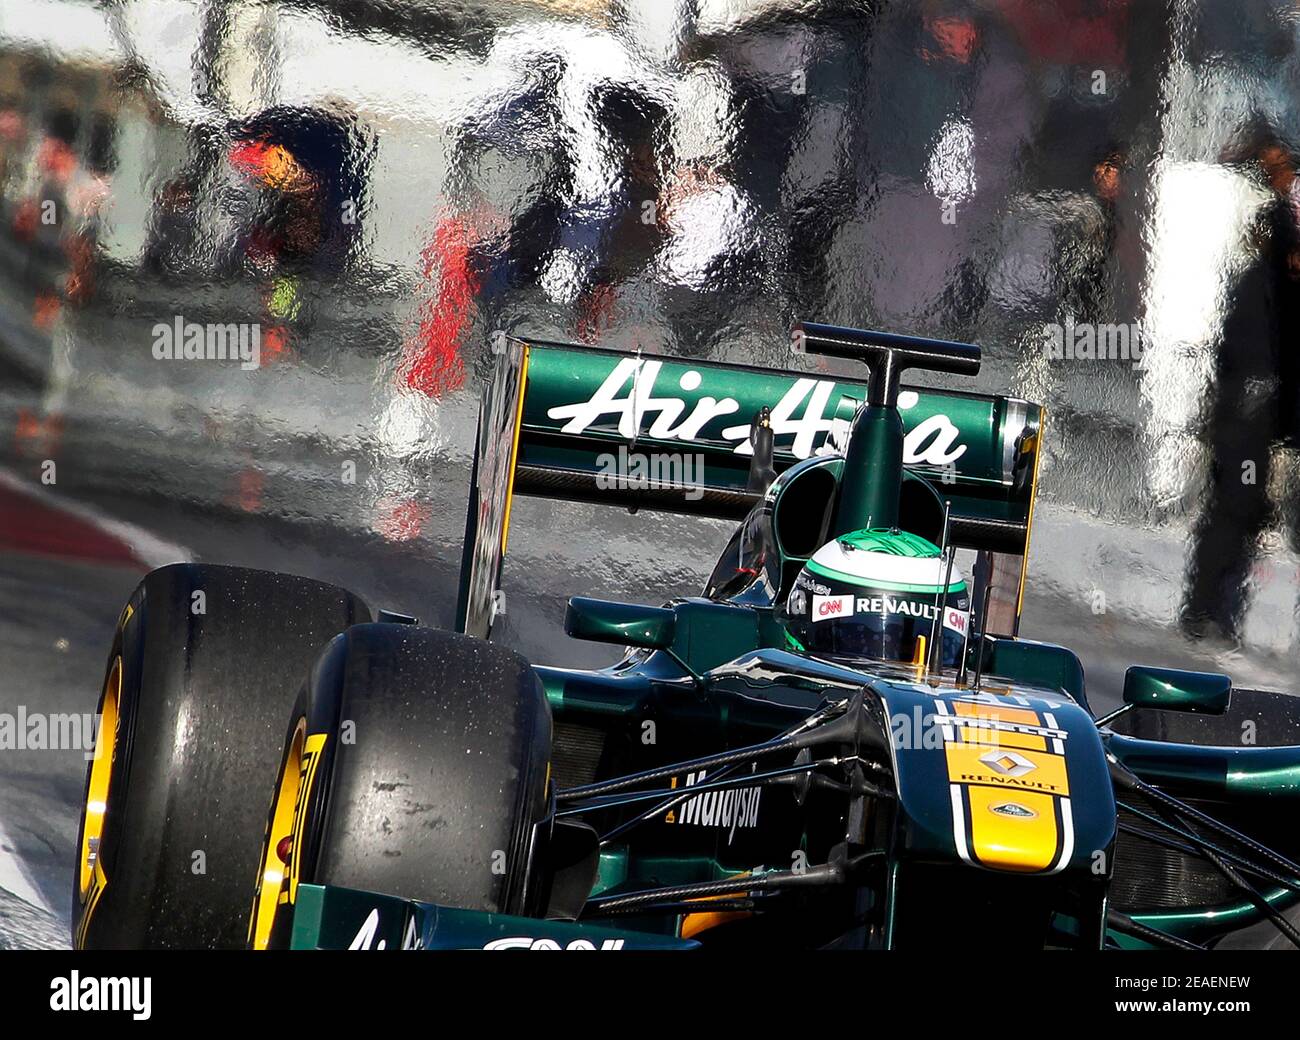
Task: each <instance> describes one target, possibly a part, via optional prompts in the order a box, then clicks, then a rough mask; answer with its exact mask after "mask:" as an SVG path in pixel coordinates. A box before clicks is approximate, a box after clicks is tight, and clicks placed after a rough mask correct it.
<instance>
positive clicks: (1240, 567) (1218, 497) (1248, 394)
mask: <svg viewBox="0 0 1300 1040" xmlns="http://www.w3.org/2000/svg"><path fill="white" fill-rule="evenodd" d="M1226 158H1227V160H1228V161H1230V162H1237V163H1241V164H1242V165H1243V166H1244V167H1245V169H1246V172H1247V173H1248V174H1249V175H1250V176H1251V177H1252V178H1253V179H1255V180H1256V181H1257V182H1258V183H1260V184H1261V185H1262V186H1264V187H1265V188H1266V189H1267V190H1268V193H1269V200H1268V202H1267V203H1266V205H1265V206H1264V207H1263V209H1262V210H1261V211H1260V213H1259V214H1258V215H1257V218H1256V221H1255V225H1254V228H1253V238H1254V257H1253V259H1252V261H1251V263H1250V264H1249V266H1248V267H1247V268H1246V269H1245V271H1244V272H1243V273H1242V274H1241V276H1240V277H1239V278H1238V280H1237V283H1236V286H1235V287H1234V289H1233V293H1232V298H1231V300H1230V301H1229V304H1228V309H1227V314H1226V318H1225V323H1224V329H1223V338H1222V342H1221V344H1220V347H1219V353H1218V362H1217V367H1216V380H1215V387H1214V390H1213V399H1212V401H1211V402H1210V404H1209V408H1208V417H1207V424H1208V430H1207V437H1208V439H1209V442H1210V444H1211V446H1212V449H1213V460H1212V463H1211V470H1210V476H1209V486H1208V489H1207V490H1208V493H1207V496H1206V499H1205V503H1204V506H1203V508H1202V511H1201V515H1200V517H1199V518H1198V520H1197V523H1196V525H1195V527H1194V530H1193V544H1192V551H1191V559H1190V562H1189V568H1188V586H1187V590H1186V595H1185V599H1184V603H1183V609H1182V615H1181V619H1180V620H1181V623H1182V626H1183V630H1184V631H1185V632H1187V633H1188V634H1190V635H1193V636H1196V637H1203V636H1213V637H1217V638H1219V639H1222V640H1225V641H1227V642H1229V643H1235V642H1236V641H1237V639H1238V637H1239V631H1238V629H1239V625H1240V622H1241V619H1242V616H1243V614H1244V613H1245V610H1246V607H1247V606H1248V601H1249V595H1250V589H1249V580H1250V575H1251V567H1252V564H1253V563H1254V562H1255V560H1256V559H1257V558H1258V556H1259V554H1260V551H1261V548H1262V547H1261V545H1260V538H1261V536H1262V535H1263V534H1264V532H1265V531H1266V529H1268V528H1269V527H1270V526H1271V525H1272V524H1274V523H1275V522H1276V521H1277V520H1278V519H1279V518H1280V517H1282V516H1285V514H1287V513H1289V514H1290V516H1289V517H1288V518H1287V519H1288V521H1289V523H1288V524H1287V526H1288V527H1289V536H1290V540H1291V545H1292V548H1293V549H1294V550H1295V551H1297V552H1300V510H1297V509H1296V508H1295V503H1277V506H1276V507H1275V506H1274V504H1273V503H1272V502H1271V500H1270V485H1271V484H1272V480H1271V477H1272V473H1273V467H1274V464H1275V462H1276V461H1277V460H1278V457H1279V450H1280V449H1282V448H1284V446H1289V447H1290V448H1291V449H1292V450H1294V449H1295V448H1296V447H1297V446H1298V434H1300V430H1298V426H1300V378H1298V376H1300V361H1298V358H1297V352H1298V351H1300V181H1297V177H1296V169H1297V156H1296V152H1295V150H1294V148H1293V147H1292V146H1291V145H1290V144H1289V143H1288V142H1286V141H1284V140H1282V139H1281V138H1280V137H1279V136H1278V135H1277V134H1276V133H1275V132H1274V131H1273V130H1272V129H1271V128H1269V127H1267V126H1266V125H1263V124H1261V123H1257V124H1256V125H1255V126H1253V127H1252V129H1251V130H1250V131H1249V133H1248V134H1247V135H1246V142H1245V144H1244V146H1243V148H1242V149H1241V150H1240V154H1235V155H1228V156H1226Z"/></svg>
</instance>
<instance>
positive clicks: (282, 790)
mask: <svg viewBox="0 0 1300 1040" xmlns="http://www.w3.org/2000/svg"><path fill="white" fill-rule="evenodd" d="M306 736H307V720H306V719H299V720H298V725H297V726H295V727H294V731H293V740H292V741H290V743H289V753H288V755H286V756H285V760H284V766H283V768H282V769H281V770H280V779H279V780H278V781H277V782H276V785H275V801H274V802H273V803H272V805H271V827H270V830H269V831H268V832H267V835H266V845H265V847H264V848H263V850H262V863H261V871H260V873H259V874H258V878H257V894H256V895H255V896H254V897H253V920H252V922H251V924H250V928H249V940H250V941H251V943H252V946H253V949H255V950H265V949H266V948H267V947H268V946H269V945H270V942H271V926H272V925H273V924H274V923H275V909H276V907H277V906H278V905H279V903H280V897H281V893H282V891H284V888H285V886H284V880H285V878H286V877H288V876H289V872H290V871H289V861H288V859H282V858H281V852H282V851H283V850H282V849H281V844H282V843H283V842H284V841H285V839H288V840H289V842H290V843H291V844H290V849H292V842H293V841H294V838H295V828H294V810H295V807H296V806H297V804H298V795H299V793H300V791H301V789H302V775H303V773H302V762H303V747H304V745H305V743H306ZM293 851H297V850H293ZM290 856H292V852H291V853H290ZM286 895H287V893H286Z"/></svg>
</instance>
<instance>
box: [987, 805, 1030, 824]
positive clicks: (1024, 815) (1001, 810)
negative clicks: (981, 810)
mask: <svg viewBox="0 0 1300 1040" xmlns="http://www.w3.org/2000/svg"><path fill="white" fill-rule="evenodd" d="M989 812H992V813H997V814H998V815H999V816H1012V817H1015V818H1016V819H1017V820H1032V819H1033V818H1034V817H1035V816H1037V815H1038V813H1036V812H1034V810H1033V809H1030V808H1027V807H1026V806H1023V805H1021V804H1020V803H1019V802H1003V803H1002V804H1001V805H990V806H989Z"/></svg>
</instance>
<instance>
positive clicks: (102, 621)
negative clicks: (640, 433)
mask: <svg viewBox="0 0 1300 1040" xmlns="http://www.w3.org/2000/svg"><path fill="white" fill-rule="evenodd" d="M75 450H76V449H75V448H74V449H73V451H74V454H75ZM82 450H83V451H90V450H91V449H89V448H83V449H82ZM87 461H90V460H87ZM94 468H95V467H94V466H93V465H85V466H80V467H78V466H76V465H66V464H64V466H63V471H64V472H67V473H70V474H75V473H78V472H80V473H83V474H90V473H93V472H94ZM580 522H585V521H580ZM636 522H641V521H638V520H637V518H632V519H629V518H627V517H626V514H619V516H618V518H617V522H616V523H615V525H614V526H613V527H612V528H610V532H611V533H610V534H609V535H608V536H607V537H605V536H602V535H601V534H593V536H592V537H593V544H597V545H601V546H603V547H604V548H603V549H602V550H601V551H602V553H603V554H604V555H603V556H602V557H601V558H602V559H603V560H604V565H602V566H600V567H596V566H594V565H593V566H592V567H590V568H587V567H583V568H579V567H578V566H576V565H575V564H574V563H573V560H574V558H575V557H574V554H573V552H574V547H572V546H570V547H569V552H567V553H565V552H561V551H559V550H558V549H557V548H555V547H551V550H548V551H546V552H541V553H539V554H535V555H534V557H533V560H534V564H533V566H534V573H533V574H531V575H529V580H528V581H524V582H519V581H515V582H514V583H513V587H515V588H516V589H517V590H518V591H517V592H516V593H515V594H513V595H512V598H511V600H510V614H509V623H508V624H507V626H506V630H505V641H507V642H510V643H512V644H513V645H515V646H516V647H518V648H519V649H521V650H522V651H524V652H525V653H527V654H529V655H530V656H531V657H532V659H534V660H537V661H538V662H539V663H548V664H570V665H581V666H597V665H600V664H602V663H606V662H608V661H609V660H610V659H611V658H612V653H613V652H612V648H608V647H596V646H590V645H582V644H575V643H573V642H572V641H568V640H565V639H564V638H563V635H562V632H561V618H562V605H563V601H564V599H565V598H566V597H567V596H568V595H572V594H575V593H582V592H592V591H593V586H594V593H595V594H598V595H599V594H605V595H614V596H617V593H618V589H617V579H618V574H619V568H618V567H617V566H613V565H610V564H609V559H608V558H607V557H609V556H613V557H616V556H617V554H618V553H620V552H622V553H628V552H634V551H642V550H641V549H640V548H638V547H637V544H631V545H629V543H628V539H627V536H626V531H625V528H626V525H628V524H632V523H636ZM514 523H515V524H516V525H522V526H524V527H525V528H526V527H527V525H529V524H534V525H536V526H538V527H544V526H545V525H546V524H547V523H548V514H547V513H546V505H545V504H536V503H524V504H523V505H521V506H520V507H519V508H518V510H517V512H516V516H515V520H514ZM704 534H705V535H706V536H707V535H711V534H712V532H710V531H705V532H704ZM724 534H725V530H724V528H722V527H721V526H719V527H718V530H717V539H716V545H717V548H718V549H720V548H721V546H722V542H723V535H724ZM709 540H710V538H709V537H706V538H705V542H706V543H707V542H709ZM512 545H513V542H512ZM588 551H590V550H588ZM692 551H693V552H694V556H693V560H692V562H693V565H695V566H698V565H699V563H700V562H701V559H702V558H701V557H699V554H698V552H697V551H695V550H692ZM179 559H195V560H205V561H213V562H226V563H240V564H243V565H248V566H254V567H264V568H268V569H278V570H284V571H289V572H295V573H299V574H304V575H308V576H312V577H317V578H321V579H325V580H330V581H334V582H336V583H338V584H341V585H344V586H346V587H349V588H352V589H354V590H355V591H357V592H359V593H360V594H361V595H363V596H364V597H366V598H367V599H368V601H369V602H370V603H371V604H372V605H373V606H387V607H390V608H392V609H395V610H401V611H405V612H409V613H414V614H417V615H419V616H420V617H421V618H422V619H423V620H424V621H425V622H426V623H432V624H448V623H449V622H450V618H451V610H452V604H453V603H454V599H455V585H454V580H455V572H456V568H457V567H458V564H459V560H458V559H430V558H427V556H425V555H424V554H423V552H422V547H421V545H420V544H419V543H418V542H414V543H412V542H406V541H400V540H399V541H392V540H388V539H384V538H374V537H363V536H361V535H359V534H358V533H357V532H355V531H349V530H345V529H342V528H338V527H331V526H329V525H328V524H326V525H311V526H307V527H304V525H302V524H301V523H298V522H295V521H294V520H292V519H287V518H285V517H283V516H277V515H264V514H259V513H255V512H254V513H250V512H247V511H244V510H241V509H239V508H238V507H237V506H232V507H230V508H218V509H214V508H210V507H199V506H196V505H195V504H194V503H192V502H191V503H186V502H183V501H178V500H175V499H171V498H164V497H161V496H158V495H151V494H149V493H147V492H142V491H140V490H138V489H137V490H136V491H135V492H133V493H131V494H125V493H114V492H113V490H112V489H111V488H108V487H105V486H102V485H100V484H97V483H96V482H95V481H94V480H92V479H89V478H87V479H86V480H84V481H81V482H78V481H77V480H76V479H69V480H61V481H60V484H59V486H58V487H57V488H56V489H51V488H44V487H41V486H40V485H39V484H37V483H36V482H35V481H33V480H32V479H31V474H30V473H28V474H15V473H13V472H12V471H3V470H0V674H2V675H4V676H6V677H7V678H6V681H5V682H4V683H3V685H0V713H15V714H16V713H17V712H19V711H20V710H26V711H42V712H46V713H93V712H94V710H95V705H96V701H97V696H98V692H99V686H100V683H101V682H102V678H103V669H104V664H105V656H106V654H107V651H108V648H109V645H110V642H111V639H112V634H113V628H114V624H115V622H116V619H117V616H118V613H119V612H120V610H121V607H122V604H123V603H124V602H125V600H126V599H127V597H128V596H129V594H130V592H131V590H132V589H133V587H134V586H135V584H136V583H137V582H138V581H139V579H140V578H141V576H142V575H143V574H144V573H145V572H146V571H147V570H148V569H149V568H150V567H153V566H158V565H161V564H163V563H166V562H170V561H173V560H179ZM538 560H540V561H542V562H540V563H538V562H536V561H538ZM616 562H617V561H616V560H615V563H616ZM689 570H690V568H689V567H687V568H686V571H687V572H689ZM666 574H667V575H668V577H669V579H670V580H669V582H668V586H667V587H665V588H663V589H662V590H661V596H662V598H667V597H669V596H672V595H683V594H694V593H695V592H697V590H698V588H699V584H698V582H699V580H700V579H701V578H702V576H703V575H702V574H701V575H698V576H694V577H692V576H690V575H689V574H687V576H686V577H683V571H682V570H681V569H677V570H673V569H671V568H668V569H666ZM508 587H509V586H508ZM625 598H628V599H634V598H636V596H635V595H634V594H633V595H627V596H626V597H625ZM1025 618H1026V620H1025V625H1024V631H1023V633H1022V634H1024V635H1027V636H1030V637H1036V638H1043V639H1051V640H1053V641H1061V642H1066V643H1068V644H1070V645H1072V646H1075V647H1077V648H1078V649H1079V651H1080V653H1081V656H1082V657H1083V658H1084V663H1085V668H1086V670H1087V672H1088V676H1089V691H1090V698H1091V700H1092V704H1093V708H1094V710H1096V711H1098V712H1102V711H1105V710H1107V709H1108V708H1110V707H1113V706H1115V705H1116V704H1118V703H1119V691H1120V684H1121V682H1122V676H1123V671H1124V668H1125V667H1127V665H1128V664H1130V663H1133V662H1134V661H1144V662H1147V663H1157V664H1184V665H1189V666H1200V667H1214V666H1216V664H1222V659H1221V658H1215V657H1214V656H1213V655H1211V654H1209V653H1208V652H1207V651H1206V650H1204V649H1203V648H1198V647H1195V646H1192V645H1190V644H1186V643H1183V642H1181V641H1179V640H1174V639H1172V638H1171V637H1170V636H1169V634H1168V633H1167V632H1166V631H1163V630H1160V629H1155V628H1148V629H1143V628H1140V627H1137V626H1133V625H1126V624H1123V623H1117V622H1116V620H1115V619H1114V618H1113V617H1095V616H1092V615H1091V613H1090V612H1089V611H1087V610H1086V609H1083V608H1081V607H1080V606H1078V605H1072V604H1069V603H1064V602H1062V601H1060V600H1059V599H1053V598H1052V597H1051V596H1050V595H1045V594H1041V593H1039V592H1038V591H1036V589H1035V588H1034V586H1033V584H1032V582H1031V584H1030V586H1029V589H1028V593H1027V602H1026V614H1025ZM0 754H2V757H3V761H2V763H0V765H2V770H0V949H3V948H7V947H14V948H24V947H26V948H33V947H36V948H48V947H59V946H65V945H67V943H68V938H67V937H68V921H69V916H70V910H71V900H72V893H71V878H72V867H73V862H74V844H75V841H76V834H77V822H78V820H77V817H78V812H79V805H80V799H81V790H82V784H83V781H84V776H85V769H86V754H85V753H84V752H83V751H80V750H64V751H48V750H30V749H29V750H5V751H3V752H2V753H0ZM1263 938H1270V937H1267V936H1265V937H1263Z"/></svg>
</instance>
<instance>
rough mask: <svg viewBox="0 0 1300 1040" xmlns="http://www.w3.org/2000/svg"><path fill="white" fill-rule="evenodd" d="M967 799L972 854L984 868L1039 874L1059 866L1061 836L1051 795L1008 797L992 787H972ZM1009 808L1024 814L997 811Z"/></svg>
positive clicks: (1025, 792)
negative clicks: (1056, 862) (1054, 865)
mask: <svg viewBox="0 0 1300 1040" xmlns="http://www.w3.org/2000/svg"><path fill="white" fill-rule="evenodd" d="M965 795H966V798H967V804H968V805H969V807H970V844H971V851H972V853H973V854H974V856H975V858H976V859H977V860H978V861H979V862H980V863H981V864H982V865H983V866H986V867H996V868H997V869H999V870H1016V871H1023V872H1031V871H1033V872H1037V871H1043V870H1047V869H1048V868H1049V867H1050V866H1051V865H1052V864H1053V863H1054V862H1055V860H1056V857H1057V853H1058V851H1059V849H1060V835H1059V834H1058V831H1057V826H1056V808H1055V805H1054V804H1053V803H1054V802H1055V799H1054V798H1053V797H1052V796H1051V795H1050V794H1037V793H1033V792H1028V791H1017V792H1015V793H1014V794H1008V793H1007V792H1006V791H1000V790H995V789H994V788H992V787H982V786H979V785H970V786H967V787H966V789H965ZM1008 805H1010V806H1014V808H1015V809H1016V810H1024V812H1018V813H1017V814H1015V815H1012V814H1009V813H1007V812H1005V811H1004V812H1001V813H999V812H995V811H994V809H995V808H997V807H999V806H1002V807H1006V806H1008ZM1027 813H1032V814H1033V815H1026V814H1027Z"/></svg>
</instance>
